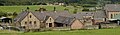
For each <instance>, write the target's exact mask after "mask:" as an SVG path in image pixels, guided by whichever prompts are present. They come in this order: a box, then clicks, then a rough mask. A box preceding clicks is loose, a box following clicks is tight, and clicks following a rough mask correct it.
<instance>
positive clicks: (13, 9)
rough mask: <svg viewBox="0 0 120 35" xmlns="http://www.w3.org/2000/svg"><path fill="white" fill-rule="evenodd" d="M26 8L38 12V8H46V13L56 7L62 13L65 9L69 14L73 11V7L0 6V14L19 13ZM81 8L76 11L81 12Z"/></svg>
mask: <svg viewBox="0 0 120 35" xmlns="http://www.w3.org/2000/svg"><path fill="white" fill-rule="evenodd" d="M27 7H30V10H32V11H35V10H38V9H39V8H41V7H43V8H46V9H47V10H48V11H53V9H54V7H56V10H58V11H62V10H64V9H65V8H67V9H69V11H70V12H73V11H74V7H73V6H67V7H63V6H58V5H53V6H50V5H29V6H0V12H1V11H2V12H21V11H22V9H26V8H27ZM81 9H82V7H80V6H79V8H78V11H81Z"/></svg>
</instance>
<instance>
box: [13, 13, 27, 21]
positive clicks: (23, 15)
mask: <svg viewBox="0 0 120 35" xmlns="http://www.w3.org/2000/svg"><path fill="white" fill-rule="evenodd" d="M28 13H29V12H27V11H24V12H21V13H20V14H18V16H17V17H16V18H15V19H14V22H21V21H22V20H23V19H24V18H25V16H27V15H28Z"/></svg>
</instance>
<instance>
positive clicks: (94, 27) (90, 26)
mask: <svg viewBox="0 0 120 35" xmlns="http://www.w3.org/2000/svg"><path fill="white" fill-rule="evenodd" d="M84 29H99V25H89V26H85V27H84Z"/></svg>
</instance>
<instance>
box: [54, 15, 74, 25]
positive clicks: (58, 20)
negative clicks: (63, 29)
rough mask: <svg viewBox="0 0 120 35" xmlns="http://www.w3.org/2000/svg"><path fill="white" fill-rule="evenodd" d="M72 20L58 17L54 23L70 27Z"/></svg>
mask: <svg viewBox="0 0 120 35" xmlns="http://www.w3.org/2000/svg"><path fill="white" fill-rule="evenodd" d="M74 20H75V18H70V17H63V16H59V17H57V19H55V22H57V23H63V24H68V25H71V24H72V22H74Z"/></svg>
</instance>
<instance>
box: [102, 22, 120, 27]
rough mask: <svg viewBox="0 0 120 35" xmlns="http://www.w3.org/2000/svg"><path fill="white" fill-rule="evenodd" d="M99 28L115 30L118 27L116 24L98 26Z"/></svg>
mask: <svg viewBox="0 0 120 35" xmlns="http://www.w3.org/2000/svg"><path fill="white" fill-rule="evenodd" d="M100 26H101V28H116V27H118V25H117V24H115V23H114V24H113V23H112V24H100Z"/></svg>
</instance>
